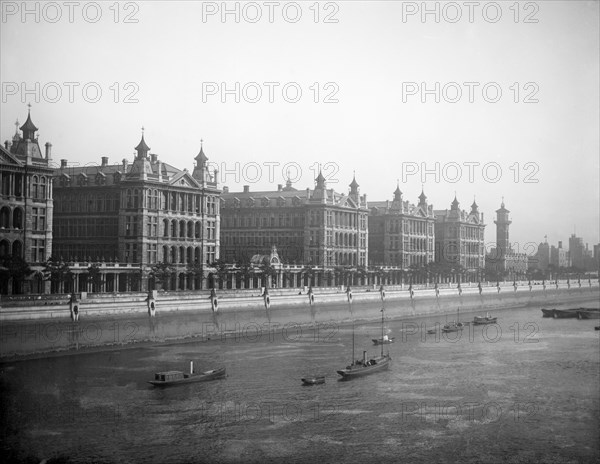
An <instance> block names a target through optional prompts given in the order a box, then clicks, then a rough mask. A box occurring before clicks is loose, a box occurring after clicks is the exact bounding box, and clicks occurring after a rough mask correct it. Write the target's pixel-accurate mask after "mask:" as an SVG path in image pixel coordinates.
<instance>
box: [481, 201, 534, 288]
mask: <svg viewBox="0 0 600 464" xmlns="http://www.w3.org/2000/svg"><path fill="white" fill-rule="evenodd" d="M508 213H510V211H509V210H507V209H506V208H505V207H504V201H502V204H501V205H500V209H497V210H496V220H495V221H494V223H495V224H496V248H492V249H491V250H490V252H489V253H488V255H487V256H486V259H485V268H486V272H487V273H488V276H489V277H490V278H494V279H497V280H503V279H506V278H508V279H509V280H516V279H523V278H525V275H526V274H527V265H528V261H529V259H528V256H527V253H519V252H517V251H514V250H513V249H512V246H511V244H510V239H509V227H510V224H511V223H512V221H511V220H510V219H509V217H508Z"/></svg>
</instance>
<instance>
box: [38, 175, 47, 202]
mask: <svg viewBox="0 0 600 464" xmlns="http://www.w3.org/2000/svg"><path fill="white" fill-rule="evenodd" d="M38 194H39V198H40V199H41V200H45V199H46V198H47V194H46V178H45V177H43V176H42V177H40V186H39V192H38Z"/></svg>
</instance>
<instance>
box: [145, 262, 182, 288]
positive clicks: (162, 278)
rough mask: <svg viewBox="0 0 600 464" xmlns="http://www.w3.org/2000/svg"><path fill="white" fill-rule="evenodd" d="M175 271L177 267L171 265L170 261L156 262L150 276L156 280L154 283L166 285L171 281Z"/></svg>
mask: <svg viewBox="0 0 600 464" xmlns="http://www.w3.org/2000/svg"><path fill="white" fill-rule="evenodd" d="M174 272H175V268H174V267H173V266H171V265H170V264H169V263H163V262H162V261H161V262H160V263H157V264H155V265H154V266H152V268H151V269H150V273H149V275H148V277H150V278H151V279H153V280H154V284H155V285H157V284H160V285H164V284H165V283H167V282H169V280H170V278H171V275H172V274H173V273H174Z"/></svg>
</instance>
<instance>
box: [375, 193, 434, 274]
mask: <svg viewBox="0 0 600 464" xmlns="http://www.w3.org/2000/svg"><path fill="white" fill-rule="evenodd" d="M434 229H435V216H434V214H433V206H432V205H428V204H427V197H426V196H425V193H424V192H421V195H420V196H419V203H418V205H414V204H411V203H410V202H409V201H403V199H402V192H401V191H400V186H398V187H396V190H395V191H394V198H393V200H392V201H391V202H390V201H378V202H369V265H371V266H386V267H387V266H394V267H398V268H401V269H403V270H408V268H410V267H411V266H412V267H416V266H426V265H428V264H429V263H430V262H433V261H434V259H435V236H434Z"/></svg>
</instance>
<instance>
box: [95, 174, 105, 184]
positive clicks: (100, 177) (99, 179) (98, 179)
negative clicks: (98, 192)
mask: <svg viewBox="0 0 600 464" xmlns="http://www.w3.org/2000/svg"><path fill="white" fill-rule="evenodd" d="M105 184H106V176H105V175H104V174H103V173H101V172H99V173H98V174H96V185H105Z"/></svg>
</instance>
